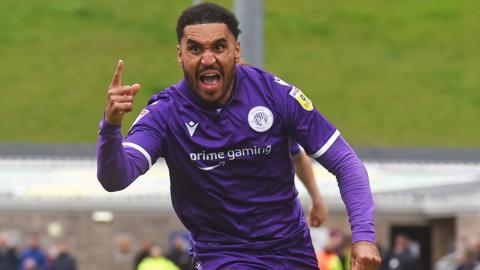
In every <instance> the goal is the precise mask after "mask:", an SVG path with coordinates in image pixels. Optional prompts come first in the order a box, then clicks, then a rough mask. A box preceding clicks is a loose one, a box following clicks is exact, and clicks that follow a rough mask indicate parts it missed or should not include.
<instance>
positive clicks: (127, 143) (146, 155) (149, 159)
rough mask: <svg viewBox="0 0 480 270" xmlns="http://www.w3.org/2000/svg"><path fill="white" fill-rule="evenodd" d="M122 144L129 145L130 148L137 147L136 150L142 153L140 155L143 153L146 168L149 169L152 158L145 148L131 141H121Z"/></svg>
mask: <svg viewBox="0 0 480 270" xmlns="http://www.w3.org/2000/svg"><path fill="white" fill-rule="evenodd" d="M122 145H123V146H126V147H131V148H134V149H137V150H138V152H140V153H142V155H144V156H145V158H146V159H147V161H148V168H149V169H150V168H151V167H152V158H151V157H150V155H149V154H148V152H147V151H146V150H145V149H143V148H142V147H141V146H140V145H138V144H134V143H131V142H124V143H122Z"/></svg>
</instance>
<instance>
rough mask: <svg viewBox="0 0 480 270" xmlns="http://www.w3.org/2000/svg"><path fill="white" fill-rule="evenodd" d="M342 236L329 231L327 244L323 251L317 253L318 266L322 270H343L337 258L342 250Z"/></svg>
mask: <svg viewBox="0 0 480 270" xmlns="http://www.w3.org/2000/svg"><path fill="white" fill-rule="evenodd" d="M342 244H343V235H342V233H341V232H340V231H337V230H331V231H330V235H329V239H328V242H327V243H326V245H325V246H324V248H323V250H322V251H320V252H318V253H317V260H318V266H319V267H320V269H322V270H344V269H343V262H342V260H341V258H340V256H339V251H340V250H341V249H342V247H343V246H342Z"/></svg>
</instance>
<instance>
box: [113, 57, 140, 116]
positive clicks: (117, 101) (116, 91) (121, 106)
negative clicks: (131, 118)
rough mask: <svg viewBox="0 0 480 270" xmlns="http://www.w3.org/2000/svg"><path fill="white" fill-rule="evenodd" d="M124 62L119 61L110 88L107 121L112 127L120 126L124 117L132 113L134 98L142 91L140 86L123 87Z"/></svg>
mask: <svg viewBox="0 0 480 270" xmlns="http://www.w3.org/2000/svg"><path fill="white" fill-rule="evenodd" d="M123 66H124V64H123V61H122V60H119V61H118V65H117V69H116V70H115V74H114V75H113V80H112V83H111V84H110V87H109V88H108V95H107V106H106V108H105V120H106V121H107V123H109V124H110V125H120V124H121V123H122V120H123V116H124V115H125V114H126V113H127V112H130V111H132V109H133V97H134V96H135V94H137V92H138V91H139V90H140V84H138V83H136V84H133V85H131V86H130V85H122V72H123Z"/></svg>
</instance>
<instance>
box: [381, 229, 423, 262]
mask: <svg viewBox="0 0 480 270" xmlns="http://www.w3.org/2000/svg"><path fill="white" fill-rule="evenodd" d="M410 244H411V241H410V238H408V237H407V236H406V235H403V234H399V235H397V236H395V239H394V245H393V248H392V250H390V251H389V252H387V254H386V256H385V258H384V259H383V260H382V265H381V267H380V269H381V270H423V267H422V265H421V263H420V261H419V260H418V258H416V257H415V256H414V255H413V254H412V253H411V251H410Z"/></svg>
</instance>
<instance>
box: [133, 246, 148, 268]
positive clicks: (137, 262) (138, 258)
mask: <svg viewBox="0 0 480 270" xmlns="http://www.w3.org/2000/svg"><path fill="white" fill-rule="evenodd" d="M152 247H153V242H152V241H150V240H146V241H144V242H143V245H142V249H141V250H140V251H139V252H138V253H137V255H135V259H134V260H133V270H137V269H138V265H140V263H141V262H142V261H143V259H145V258H147V257H148V256H150V249H151V248H152Z"/></svg>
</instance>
